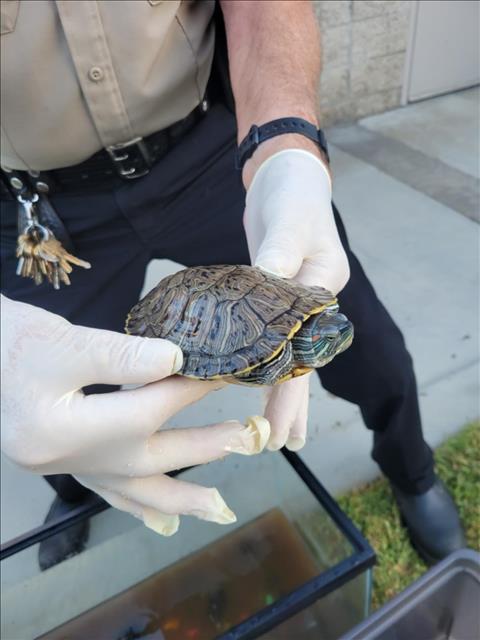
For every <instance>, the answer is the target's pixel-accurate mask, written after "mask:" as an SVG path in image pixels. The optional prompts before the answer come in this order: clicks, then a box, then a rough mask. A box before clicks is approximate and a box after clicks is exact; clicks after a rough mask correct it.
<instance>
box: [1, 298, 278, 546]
mask: <svg viewBox="0 0 480 640" xmlns="http://www.w3.org/2000/svg"><path fill="white" fill-rule="evenodd" d="M2 325H3V326H2V350H1V353H2V423H1V424H2V449H3V451H4V453H5V454H6V455H7V456H8V457H9V458H10V459H12V460H13V461H14V462H16V463H17V464H19V465H20V466H22V467H25V468H27V469H30V470H31V471H34V472H36V473H40V474H55V473H71V474H74V475H75V477H76V478H77V479H78V480H79V481H80V482H81V483H82V484H83V485H85V486H86V487H89V488H90V489H93V490H94V491H95V492H96V493H98V494H100V495H101V496H102V497H103V498H105V500H107V502H109V503H110V504H112V505H113V506H114V507H117V508H118V509H121V510H123V511H128V512H130V513H131V514H133V515H135V516H137V517H139V518H142V519H143V521H144V522H145V524H146V525H147V526H149V527H151V528H152V529H154V530H155V531H157V532H158V533H162V534H163V535H171V534H172V533H175V531H176V530H177V528H178V525H179V515H178V514H189V515H195V516H197V517H198V518H202V519H204V520H211V521H213V522H218V523H219V524H228V523H231V522H234V521H235V515H234V514H233V513H232V511H230V509H229V508H228V507H227V505H226V504H225V502H224V501H223V499H222V497H221V496H220V494H219V492H218V491H217V489H215V488H206V487H200V486H197V485H195V484H191V483H188V482H184V481H181V480H176V479H173V478H169V477H168V476H166V475H163V474H165V473H166V472H168V471H171V470H173V469H179V468H182V467H186V466H189V465H195V464H201V463H205V462H209V461H211V460H215V459H217V458H222V457H224V456H226V455H228V453H231V452H236V453H240V454H245V455H250V454H253V453H258V452H259V451H261V450H262V449H263V447H264V446H265V444H266V442H267V440H268V437H269V435H270V429H269V425H268V422H267V421H266V420H265V419H264V418H258V419H257V418H254V419H250V421H249V425H248V426H247V427H245V426H244V425H242V424H240V423H239V422H236V421H231V422H226V423H223V424H216V425H212V426H208V427H204V428H191V429H180V430H178V429H174V430H165V431H158V429H159V428H160V427H161V426H162V424H163V423H165V422H166V421H167V420H168V419H169V418H170V417H171V416H173V415H174V414H175V413H177V412H178V411H179V410H180V409H182V408H183V407H185V406H186V405H188V404H190V403H192V402H195V401H196V400H199V399H200V398H201V397H203V396H204V395H206V394H207V393H208V392H210V391H213V390H215V389H218V388H220V387H221V386H222V383H217V382H203V381H196V380H189V379H187V378H183V377H180V376H175V377H169V376H171V375H172V374H174V373H175V372H176V371H178V370H179V368H180V367H181V364H182V353H181V351H180V349H179V348H178V347H177V346H175V345H174V344H172V343H171V342H168V341H166V340H160V339H150V338H139V337H133V336H127V335H123V334H120V333H115V332H112V331H103V330H97V329H88V328H86V327H79V326H74V325H72V324H70V323H69V322H67V321H66V320H64V319H63V318H61V317H60V316H57V315H55V314H52V313H49V312H47V311H44V310H42V309H39V308H36V307H33V306H30V305H28V304H24V303H20V302H13V301H11V300H9V299H7V298H4V297H2ZM90 384H144V385H145V386H142V387H139V388H136V389H129V390H123V391H117V392H114V393H106V394H98V395H88V396H86V395H84V394H83V392H82V390H81V389H82V387H84V386H87V385H90Z"/></svg>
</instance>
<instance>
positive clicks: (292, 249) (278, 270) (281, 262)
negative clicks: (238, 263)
mask: <svg viewBox="0 0 480 640" xmlns="http://www.w3.org/2000/svg"><path fill="white" fill-rule="evenodd" d="M302 263H303V251H302V250H301V249H300V246H299V242H298V240H297V238H295V237H292V229H291V226H289V228H288V229H287V228H285V229H282V227H281V226H280V225H270V227H269V229H268V230H267V234H266V236H265V238H264V240H263V242H262V244H261V245H260V248H259V250H258V253H257V256H256V258H255V260H254V266H255V267H259V268H260V269H263V270H264V271H268V272H269V273H273V274H274V275H276V276H280V277H281V278H293V277H294V276H296V275H297V273H298V271H299V270H300V268H301V266H302Z"/></svg>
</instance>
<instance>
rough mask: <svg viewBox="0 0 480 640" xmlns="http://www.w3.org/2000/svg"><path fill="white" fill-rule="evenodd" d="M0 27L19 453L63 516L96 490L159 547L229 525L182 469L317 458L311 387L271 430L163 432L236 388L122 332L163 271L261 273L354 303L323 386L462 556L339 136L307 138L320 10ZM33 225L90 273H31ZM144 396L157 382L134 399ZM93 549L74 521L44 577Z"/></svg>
mask: <svg viewBox="0 0 480 640" xmlns="http://www.w3.org/2000/svg"><path fill="white" fill-rule="evenodd" d="M219 7H220V8H219ZM1 15H2V36H1V44H2V84H3V87H2V88H3V91H2V158H1V163H2V182H3V196H2V199H3V202H2V208H3V214H2V265H3V269H2V271H3V283H2V291H3V293H4V295H5V299H4V301H3V317H4V331H3V340H4V346H3V349H2V351H3V360H4V363H3V372H4V375H3V420H2V429H3V445H2V446H3V450H4V452H5V454H6V455H7V456H9V457H10V458H11V459H13V460H14V461H15V462H16V463H18V464H20V465H22V466H24V467H26V468H29V469H31V470H32V471H34V472H36V473H41V474H43V475H45V476H46V479H47V480H48V482H49V483H50V484H51V486H52V487H54V489H55V490H56V492H57V498H56V499H55V501H54V503H53V505H52V508H51V509H50V511H49V513H48V515H47V520H49V519H51V518H55V517H57V516H58V515H60V514H63V513H65V512H67V511H68V510H69V509H72V508H75V507H76V506H78V504H79V503H81V502H82V501H85V500H87V499H88V497H89V495H90V490H93V491H94V492H96V493H98V494H100V495H101V496H103V497H104V498H105V499H106V500H107V501H108V502H110V503H111V504H112V505H113V506H115V507H117V508H119V509H123V510H125V511H128V512H130V513H133V514H134V515H137V516H138V517H141V518H142V519H143V520H144V522H145V523H146V524H147V525H149V526H152V527H153V528H155V529H156V530H157V531H159V532H161V533H164V534H171V533H173V532H174V531H175V530H176V529H177V527H178V514H185V513H187V514H193V515H197V516H198V517H201V518H206V519H210V520H214V521H216V522H220V523H227V522H231V521H232V520H233V519H234V515H233V513H232V512H231V511H230V510H229V508H228V507H227V506H226V504H225V503H224V501H223V499H222V498H221V496H220V495H219V493H218V491H216V490H215V489H212V488H205V487H195V486H193V485H187V484H185V483H182V482H181V481H180V480H174V479H172V478H170V477H168V476H166V475H165V474H166V473H167V472H168V471H169V470H171V469H175V468H179V467H182V466H186V465H190V464H196V463H204V462H207V461H209V460H213V459H216V458H218V457H221V456H223V455H226V454H227V453H229V452H232V451H233V452H235V451H236V452H238V453H244V454H245V453H248V454H250V453H256V452H258V451H260V450H261V449H262V448H263V446H264V445H265V443H266V442H267V441H268V444H267V446H268V448H269V449H272V450H276V449H279V448H281V447H282V446H284V445H285V446H287V447H288V448H290V449H292V450H298V449H300V448H301V447H302V446H303V445H304V444H305V438H306V428H307V414H308V382H309V377H310V376H308V375H307V376H303V377H300V378H296V379H294V380H292V381H289V382H287V383H284V384H282V385H279V386H278V387H275V388H273V390H272V391H271V393H270V395H269V399H268V403H267V405H266V409H265V421H262V420H261V419H260V418H258V419H257V420H256V421H255V420H254V421H253V422H252V423H251V424H250V425H249V426H246V427H245V426H244V425H241V424H240V423H238V422H233V423H225V424H220V425H213V426H209V427H206V428H203V429H201V430H199V429H184V430H168V429H165V430H161V429H160V427H161V425H162V424H164V423H165V422H166V421H167V420H168V418H169V417H170V416H171V415H173V414H174V413H176V412H177V411H178V410H179V409H181V408H182V407H183V406H185V405H186V404H187V403H190V402H194V401H196V400H198V399H199V398H200V397H201V396H203V395H205V394H206V393H208V392H210V391H212V390H215V389H216V388H218V387H219V384H217V383H216V382H212V383H205V382H198V381H192V380H186V379H183V378H181V377H178V376H172V374H174V373H175V372H176V371H178V369H179V366H181V358H182V356H181V353H180V351H179V350H178V348H176V347H175V346H174V345H172V344H170V343H168V342H165V341H162V340H151V339H150V340H148V339H142V338H136V337H131V336H126V335H121V332H122V330H123V325H124V320H125V316H126V314H127V312H128V310H129V309H130V308H131V307H132V305H133V304H134V303H135V302H136V301H137V300H138V297H139V293H140V291H141V288H142V284H143V280H144V275H145V270H146V267H147V265H148V263H149V261H150V260H152V259H153V258H168V259H171V260H174V261H176V262H179V263H182V264H184V265H187V266H190V265H199V264H221V263H231V264H249V263H250V262H251V263H252V264H254V265H256V266H258V267H260V268H263V269H265V270H267V271H270V272H272V273H275V274H277V275H280V276H282V277H286V278H297V279H298V280H300V281H301V282H303V283H305V284H308V285H321V286H323V287H325V288H327V289H329V290H331V291H332V292H333V293H334V294H337V293H338V294H339V296H338V297H339V302H340V306H341V309H342V311H343V312H344V313H345V314H346V315H347V316H348V317H349V319H350V320H351V321H352V322H353V324H354V327H355V339H354V342H353V345H352V346H351V347H350V349H348V350H347V351H346V352H345V353H344V354H342V355H341V356H339V357H337V358H336V359H335V360H334V361H333V362H332V363H331V364H329V365H328V366H327V367H325V368H323V369H319V370H318V371H317V373H318V375H319V376H320V380H321V383H322V385H323V386H324V387H325V389H327V390H328V391H330V392H331V393H333V394H335V395H337V396H340V397H342V398H345V399H347V400H349V401H350V402H354V403H356V404H357V405H358V406H359V407H360V410H361V413H362V416H363V419H364V422H365V424H366V426H367V427H368V428H369V429H371V430H373V435H374V445H373V452H372V455H373V458H374V459H375V460H376V461H377V463H378V464H379V465H380V468H381V470H382V471H383V473H384V474H385V475H386V476H387V478H388V479H389V481H390V483H391V485H392V489H393V492H394V496H395V498H396V500H397V502H398V505H399V508H400V511H401V514H402V518H403V519H404V521H405V523H406V526H407V527H408V530H409V532H410V535H411V537H412V541H413V543H414V544H415V546H416V547H417V549H418V550H419V552H420V553H421V554H422V555H423V557H424V558H426V559H427V560H428V561H430V562H434V561H436V560H438V559H440V558H442V557H444V556H445V555H447V554H448V553H449V552H451V551H453V550H454V549H456V548H459V547H462V546H464V545H465V541H464V536H463V532H462V527H461V524H460V521H459V518H458V514H457V511H456V508H455V505H454V503H453V501H452V499H451V497H450V496H449V494H448V493H447V491H446V489H445V487H444V486H443V485H442V483H441V482H440V480H439V479H438V478H437V477H436V476H435V473H434V461H433V456H432V452H431V450H430V448H429V447H428V445H427V444H426V443H425V441H424V439H423V435H422V427H421V421H420V412H419V405H418V398H417V389H416V382H415V376H414V371H413V366H412V361H411V358H410V355H409V354H408V352H407V350H406V347H405V344H404V340H403V337H402V334H401V332H400V330H399V329H398V327H397V326H396V325H395V323H394V321H393V320H392V318H391V317H390V315H389V314H388V312H387V311H386V309H385V307H384V306H383V305H382V303H381V302H380V300H379V299H378V297H377V296H376V294H375V291H374V289H373V287H372V285H371V284H370V282H369V280H368V278H367V276H366V275H365V273H364V271H363V269H362V267H361V265H360V263H359V261H358V259H357V258H356V256H355V254H354V253H353V252H352V249H351V248H350V244H349V241H348V239H347V235H346V232H345V228H344V226H343V223H342V220H341V218H340V214H339V212H338V210H337V208H336V206H335V204H334V203H333V202H332V191H331V187H332V174H331V169H330V166H329V162H328V150H327V148H326V145H325V141H324V139H323V138H322V136H321V134H318V139H317V138H316V137H315V136H312V135H310V136H306V135H303V133H304V132H305V131H306V130H308V131H311V130H312V127H313V129H314V130H315V132H317V128H318V125H319V121H318V113H317V107H316V96H317V83H318V80H319V75H320V65H321V51H320V36H319V32H318V27H317V23H316V20H315V17H314V13H313V9H312V6H311V4H310V2H303V1H294V2H281V3H276V2H258V3H257V2H241V1H240V2H238V1H233V0H231V1H221V2H220V3H219V6H217V7H215V4H214V3H213V2H198V1H189V2H179V1H171V2H162V1H160V0H140V1H138V0H135V1H133V2H130V1H124V2H122V3H121V7H120V6H117V3H114V2H99V1H94V0H82V1H71V0H68V1H62V0H57V1H56V2H53V0H44V1H43V2H3V1H2V14H1ZM219 16H220V18H221V21H220V18H219ZM223 24H224V26H225V32H226V39H227V42H228V68H227V72H226V71H225V69H226V64H225V63H226V59H227V54H226V52H225V51H224V50H223V48H222V46H221V43H222V32H221V28H222V25H223ZM215 29H216V30H217V44H216V45H215ZM230 87H231V88H232V90H233V98H234V101H232V99H231V94H230ZM232 105H233V106H232ZM275 123H277V124H275ZM252 125H255V126H257V127H260V129H259V130H257V134H255V130H253V133H252V130H251V127H252ZM282 126H283V127H284V129H283V130H282ZM275 127H277V128H276V129H275ZM302 127H306V129H305V131H304V130H302V129H301V128H302ZM249 131H250V132H251V135H250V138H249V137H248V133H249ZM259 132H260V133H259ZM267 134H268V135H267ZM255 135H257V136H258V137H257V138H255ZM264 138H265V139H264ZM243 140H246V141H245V142H244V144H243V145H241V147H240V150H242V149H243V151H245V153H243V156H242V155H240V156H238V157H239V164H240V165H241V168H242V170H241V171H239V170H238V169H237V168H235V165H234V156H235V151H236V148H237V144H238V143H240V142H241V141H243ZM322 140H323V142H322ZM252 141H253V142H252ZM16 201H18V202H16ZM35 207H37V209H35ZM35 210H36V211H37V214H35V215H38V216H39V219H38V220H37V223H38V224H41V221H42V220H43V221H44V223H45V225H46V224H47V222H49V224H50V227H49V228H50V229H51V230H52V231H53V233H54V234H55V235H56V236H57V237H58V239H59V240H60V241H61V242H63V244H64V247H65V251H67V250H68V251H69V253H70V254H75V256H77V257H78V258H80V259H81V260H83V261H88V263H89V264H90V265H91V269H82V268H81V266H84V267H86V266H88V264H86V263H85V262H83V263H79V264H80V266H78V267H76V268H74V270H73V272H72V273H71V274H70V278H71V286H61V287H60V288H59V289H58V290H56V289H54V288H53V287H52V286H51V284H50V283H49V282H48V281H47V280H46V279H45V278H44V277H43V276H42V274H41V272H40V271H39V272H38V273H37V274H36V276H35V278H36V280H37V281H38V282H39V281H40V280H41V279H42V278H43V282H42V283H41V284H39V285H37V284H36V283H35V278H32V277H19V276H18V275H16V270H17V257H16V247H17V242H18V239H17V236H18V233H17V225H18V224H20V233H22V231H23V233H24V236H20V237H21V238H22V237H23V238H25V237H27V240H28V237H30V236H28V229H27V227H28V221H29V220H30V222H31V214H32V211H35ZM359 215H361V212H359ZM29 216H30V217H29ZM17 218H18V220H17ZM45 221H47V222H45ZM26 223H27V227H26V226H25V224H26ZM38 229H39V227H37V231H38ZM42 233H44V235H43V236H42V234H41V233H40V231H38V234H39V235H38V234H37V236H36V238H37V240H36V242H40V240H42V241H45V242H46V239H47V238H48V237H49V236H48V232H42ZM22 242H24V240H22ZM22 246H23V249H22V251H23V252H24V258H25V259H24V260H23V261H22V262H21V264H20V266H19V267H18V269H19V271H20V273H21V274H22V273H23V274H24V275H26V276H28V275H31V276H32V275H33V271H32V269H33V265H34V261H33V259H30V258H29V256H31V255H33V254H32V252H33V249H32V248H30V249H29V248H28V246H27V245H25V242H24V244H23V245H22ZM48 246H52V245H51V244H50V245H48ZM28 251H30V252H31V253H28ZM64 255H65V254H64ZM71 260H72V261H74V258H73V257H72V258H71ZM51 264H53V263H50V266H51ZM67 266H68V265H67ZM52 268H53V267H52ZM66 271H68V268H65V273H66ZM52 273H53V272H52ZM58 273H59V272H58V271H57V272H56V280H55V278H54V277H53V276H51V278H50V279H51V280H52V281H53V284H55V285H56V287H58V284H59V278H58ZM44 275H45V274H44ZM61 275H62V274H61ZM63 275H65V274H63ZM128 383H135V384H140V385H143V386H141V387H139V388H135V389H127V390H122V391H119V390H118V386H119V385H124V384H128ZM267 420H268V422H267ZM69 474H72V475H73V476H75V477H72V475H69ZM86 535H87V531H86V528H85V525H78V526H75V527H71V528H70V529H69V530H67V531H65V532H63V533H61V534H58V535H57V536H55V537H54V538H52V539H50V540H48V541H45V542H44V543H42V545H41V548H40V564H41V567H42V568H47V567H49V566H52V565H53V564H55V563H57V562H59V561H60V560H62V559H63V558H65V557H68V556H69V555H70V554H72V553H75V552H77V551H78V550H79V549H81V548H82V547H83V545H84V543H85V539H86Z"/></svg>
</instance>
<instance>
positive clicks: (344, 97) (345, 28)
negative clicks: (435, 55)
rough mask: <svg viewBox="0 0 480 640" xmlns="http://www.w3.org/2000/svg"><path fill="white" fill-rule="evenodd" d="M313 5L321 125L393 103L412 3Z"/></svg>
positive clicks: (366, 0) (334, 0)
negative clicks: (318, 43) (319, 44)
mask: <svg viewBox="0 0 480 640" xmlns="http://www.w3.org/2000/svg"><path fill="white" fill-rule="evenodd" d="M313 5H314V8H315V13H316V15H317V19H318V22H319V25H320V30H321V34H322V48H323V70H322V75H321V79H320V92H319V104H320V113H321V121H322V126H328V125H331V124H334V123H338V122H347V121H352V120H355V119H357V118H360V117H362V116H365V115H370V114H373V113H381V112H382V111H387V110H388V109H392V108H394V107H397V106H399V105H400V99H401V91H402V83H403V78H404V68H405V59H406V49H407V36H408V28H409V22H410V14H411V11H412V9H413V6H414V3H413V2H412V1H409V0H373V1H371V0H317V1H314V2H313Z"/></svg>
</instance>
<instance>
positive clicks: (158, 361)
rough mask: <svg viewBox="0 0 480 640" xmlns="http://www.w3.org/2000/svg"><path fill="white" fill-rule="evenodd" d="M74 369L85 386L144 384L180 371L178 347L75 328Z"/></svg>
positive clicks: (99, 330)
mask: <svg viewBox="0 0 480 640" xmlns="http://www.w3.org/2000/svg"><path fill="white" fill-rule="evenodd" d="M72 336H73V337H72V340H73V343H74V344H73V345H72V347H73V349H74V353H76V354H78V360H77V359H76V362H75V365H76V368H77V371H78V373H79V375H80V377H81V378H82V380H81V382H82V386H85V385H87V384H145V383H148V382H153V381H155V380H161V379H163V378H166V377H167V376H170V375H172V374H174V373H176V372H177V371H179V370H180V368H181V367H182V364H183V356H182V352H181V350H180V348H179V347H177V346H176V345H174V344H173V343H172V342H169V341H168V340H162V339H161V338H140V337H138V336H128V335H124V334H122V333H116V332H115V331H105V330H101V329H89V328H87V327H74V330H73V331H72Z"/></svg>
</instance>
